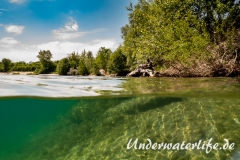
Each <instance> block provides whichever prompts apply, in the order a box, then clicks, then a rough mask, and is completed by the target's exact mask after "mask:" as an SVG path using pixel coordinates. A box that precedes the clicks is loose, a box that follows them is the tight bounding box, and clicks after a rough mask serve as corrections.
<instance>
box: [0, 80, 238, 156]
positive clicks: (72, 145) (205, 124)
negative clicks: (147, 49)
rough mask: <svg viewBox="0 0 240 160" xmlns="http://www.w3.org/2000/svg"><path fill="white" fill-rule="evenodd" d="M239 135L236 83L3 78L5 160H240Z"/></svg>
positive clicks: (0, 151)
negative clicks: (193, 145)
mask: <svg viewBox="0 0 240 160" xmlns="http://www.w3.org/2000/svg"><path fill="white" fill-rule="evenodd" d="M239 133H240V79H238V78H129V79H128V78H109V77H81V76H79V77H72V76H50V75H36V76H30V75H29V76H27V75H0V160H95V159H96V160H101V159H102V160H107V159H109V160H138V159H139V160H147V159H149V160H154V159H156V160H161V159H164V160H165V159H172V160H175V159H176V160H177V159H181V160H185V159H186V160H189V159H195V160H198V159H199V160H202V159H212V160H215V159H219V160H223V159H224V160H225V159H229V160H230V159H234V160H238V159H240V134H239ZM204 141H205V143H206V144H207V143H211V144H212V146H211V145H208V148H207V149H206V145H205V147H204V146H203V144H204V143H203V142H204ZM134 142H136V143H134ZM154 143H156V146H157V147H154V145H153V144H154ZM161 143H164V144H167V145H168V146H167V145H166V146H165V148H164V146H163V147H162V148H158V147H159V145H161ZM183 143H184V144H185V147H183V146H182V148H181V144H183ZM188 143H189V144H195V143H197V144H198V145H199V146H200V147H199V146H198V147H197V146H196V147H195V148H191V147H189V148H186V145H187V144H188ZM144 144H145V146H144ZM178 144H179V147H178ZM214 144H218V147H217V149H211V147H213V145H214ZM170 145H172V146H175V147H171V146H170ZM209 146H210V147H209ZM167 147H169V148H167Z"/></svg>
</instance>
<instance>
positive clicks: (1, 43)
mask: <svg viewBox="0 0 240 160" xmlns="http://www.w3.org/2000/svg"><path fill="white" fill-rule="evenodd" d="M17 43H19V42H18V41H17V40H15V39H14V38H11V37H5V38H2V39H0V47H3V48H9V47H12V46H13V45H15V44H17Z"/></svg>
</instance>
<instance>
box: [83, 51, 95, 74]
mask: <svg viewBox="0 0 240 160" xmlns="http://www.w3.org/2000/svg"><path fill="white" fill-rule="evenodd" d="M94 62H95V59H94V57H93V54H92V52H91V51H88V52H87V54H86V58H85V64H86V67H87V69H88V71H89V72H90V73H94Z"/></svg>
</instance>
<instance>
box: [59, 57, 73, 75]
mask: <svg viewBox="0 0 240 160" xmlns="http://www.w3.org/2000/svg"><path fill="white" fill-rule="evenodd" d="M70 68H71V65H70V62H69V59H68V58H63V59H61V60H60V61H59V63H58V65H57V72H58V74H59V75H67V72H68V71H69V69H70Z"/></svg>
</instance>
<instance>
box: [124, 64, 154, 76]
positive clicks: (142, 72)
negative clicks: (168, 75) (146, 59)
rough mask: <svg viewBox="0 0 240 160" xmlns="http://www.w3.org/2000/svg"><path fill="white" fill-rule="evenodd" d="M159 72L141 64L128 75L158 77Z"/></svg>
mask: <svg viewBox="0 0 240 160" xmlns="http://www.w3.org/2000/svg"><path fill="white" fill-rule="evenodd" d="M157 75H158V72H155V71H154V69H148V68H146V67H145V66H144V65H139V66H138V67H137V68H136V69H135V70H133V71H132V72H130V73H128V74H127V77H156V76H157Z"/></svg>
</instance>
